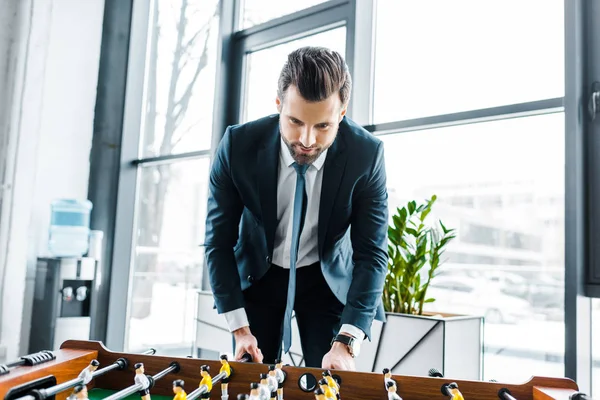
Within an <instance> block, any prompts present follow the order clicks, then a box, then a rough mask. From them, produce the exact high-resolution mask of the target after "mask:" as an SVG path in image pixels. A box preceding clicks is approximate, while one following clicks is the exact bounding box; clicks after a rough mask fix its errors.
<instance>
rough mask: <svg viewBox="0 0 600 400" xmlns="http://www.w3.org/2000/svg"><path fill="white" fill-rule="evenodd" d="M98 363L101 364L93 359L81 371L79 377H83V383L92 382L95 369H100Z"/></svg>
mask: <svg viewBox="0 0 600 400" xmlns="http://www.w3.org/2000/svg"><path fill="white" fill-rule="evenodd" d="M98 365H100V363H99V362H98V360H92V361H91V362H90V365H88V366H87V367H85V368H84V369H83V370H82V371H81V372H80V373H79V376H78V377H77V378H79V379H83V383H82V384H83V385H87V384H88V383H90V382H91V381H92V374H93V373H94V371H96V370H97V369H98Z"/></svg>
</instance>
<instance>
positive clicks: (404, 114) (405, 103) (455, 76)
mask: <svg viewBox="0 0 600 400" xmlns="http://www.w3.org/2000/svg"><path fill="white" fill-rule="evenodd" d="M377 4H378V5H377V28H376V29H377V30H376V53H375V92H374V120H375V121H374V122H375V123H383V122H389V121H397V120H404V119H411V118H419V117H425V116H431V115H439V114H448V113H454V112H460V111H467V110H472V109H479V108H487V107H494V106H500V105H505V104H514V103H521V102H527V101H535V100H541V99H546V98H553V97H562V96H563V95H564V77H563V74H564V65H563V64H564V61H563V58H564V49H563V46H564V38H563V36H564V30H563V25H564V24H563V1H562V0H528V1H521V0H494V1H480V0H456V1H440V0H437V1H433V2H431V1H397V0H378V1H377ZM507 28H508V29H507Z"/></svg>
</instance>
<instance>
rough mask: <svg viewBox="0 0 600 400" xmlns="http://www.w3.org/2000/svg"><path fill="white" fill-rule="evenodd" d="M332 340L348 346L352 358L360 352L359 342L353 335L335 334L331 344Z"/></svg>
mask: <svg viewBox="0 0 600 400" xmlns="http://www.w3.org/2000/svg"><path fill="white" fill-rule="evenodd" d="M334 342H340V343H343V344H345V345H346V346H347V347H348V351H349V352H350V355H351V356H352V357H353V358H356V357H358V355H359V354H360V342H359V341H358V340H356V339H354V338H353V337H350V336H347V335H335V337H334V338H333V340H332V341H331V344H332V345H333V343H334Z"/></svg>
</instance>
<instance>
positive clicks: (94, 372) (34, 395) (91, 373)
mask: <svg viewBox="0 0 600 400" xmlns="http://www.w3.org/2000/svg"><path fill="white" fill-rule="evenodd" d="M98 365H99V364H98V361H96V360H92V361H91V362H90V365H88V366H87V367H85V368H84V369H83V370H82V371H81V373H80V374H79V376H78V377H77V378H75V379H71V380H70V381H66V382H63V383H61V384H58V385H55V386H52V387H50V388H48V389H37V390H33V391H32V392H31V394H30V395H27V396H24V397H21V398H19V399H18V400H34V399H35V400H46V399H48V398H51V397H53V396H56V395H57V394H58V393H60V392H63V391H65V390H67V389H70V388H73V387H75V386H77V385H87V384H88V383H89V382H90V381H91V380H92V379H94V378H96V377H98V376H101V375H104V374H106V373H107V372H109V371H112V370H115V369H119V370H123V369H125V368H127V365H128V362H127V360H126V359H125V358H119V359H118V360H117V361H115V362H114V363H112V364H111V365H108V366H106V367H104V368H101V369H96V368H98Z"/></svg>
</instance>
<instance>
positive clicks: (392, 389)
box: [387, 381, 402, 400]
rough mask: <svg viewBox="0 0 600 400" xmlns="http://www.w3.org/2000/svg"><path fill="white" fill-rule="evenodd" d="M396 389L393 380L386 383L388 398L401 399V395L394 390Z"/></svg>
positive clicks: (390, 399) (392, 399) (389, 399)
mask: <svg viewBox="0 0 600 400" xmlns="http://www.w3.org/2000/svg"><path fill="white" fill-rule="evenodd" d="M397 389H398V386H396V384H395V383H394V381H391V382H388V383H387V392H388V400H402V397H400V396H399V395H398V393H397V392H396V390H397Z"/></svg>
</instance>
